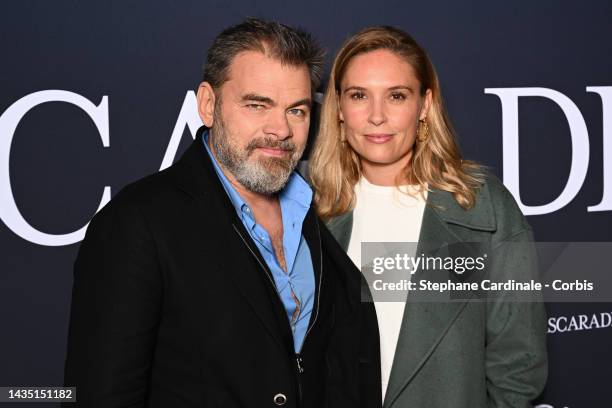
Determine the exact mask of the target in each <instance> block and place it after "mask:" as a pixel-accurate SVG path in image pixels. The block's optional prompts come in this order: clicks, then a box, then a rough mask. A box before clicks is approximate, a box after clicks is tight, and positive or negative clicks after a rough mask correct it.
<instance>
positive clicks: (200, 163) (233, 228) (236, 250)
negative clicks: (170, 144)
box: [173, 129, 293, 350]
mask: <svg viewBox="0 0 612 408" xmlns="http://www.w3.org/2000/svg"><path fill="white" fill-rule="evenodd" d="M201 132H202V129H200V131H198V133H197V135H196V138H195V140H194V142H193V143H192V145H191V146H190V147H189V148H188V150H187V151H186V152H185V154H184V155H183V156H182V157H181V159H180V161H179V162H178V163H177V164H176V165H175V166H173V167H175V169H174V171H175V174H176V176H177V177H176V179H177V184H178V186H179V188H181V189H182V190H183V191H185V192H187V193H188V194H190V195H191V196H192V197H193V198H194V199H195V200H196V202H197V203H198V208H199V210H198V211H199V214H196V218H197V219H199V220H201V221H202V228H203V231H202V235H203V238H202V245H203V246H206V247H207V249H208V251H207V253H213V254H219V256H218V257H216V258H215V259H209V260H207V262H209V263H213V262H214V263H217V264H218V265H220V267H221V270H222V271H223V273H226V274H227V275H228V276H229V277H230V279H231V280H232V281H233V283H234V284H235V286H236V288H237V290H238V292H239V293H240V294H241V295H242V296H244V298H245V299H246V301H247V302H248V303H249V305H250V306H251V307H252V309H253V311H254V312H255V314H256V315H257V317H258V318H259V320H260V322H261V323H262V325H263V326H264V327H265V328H266V330H267V331H268V332H269V333H270V335H271V336H272V337H273V338H274V339H275V340H276V342H277V343H278V344H279V346H281V347H283V348H285V349H287V348H289V349H290V350H293V341H292V335H291V331H290V327H289V324H288V321H287V317H286V312H285V310H284V307H283V305H282V302H281V301H280V299H279V298H278V295H277V294H276V285H275V283H274V279H273V278H272V274H271V272H270V271H269V269H268V267H267V265H266V262H265V261H264V259H263V257H262V256H261V254H260V253H259V251H258V249H257V247H256V245H255V244H254V243H253V242H252V239H251V237H250V236H249V234H248V232H247V231H246V229H245V228H244V225H243V224H242V221H241V220H240V219H239V218H238V216H237V214H236V211H235V209H234V208H233V206H232V204H231V201H230V199H229V197H228V196H227V193H226V192H225V190H224V189H223V186H222V185H221V183H220V181H219V179H218V177H217V175H216V173H215V170H214V167H213V165H212V163H211V162H210V157H208V155H207V153H206V151H205V150H204V146H202V138H201ZM206 229H208V230H209V231H213V232H212V234H213V235H214V236H215V237H214V238H213V239H207V238H205V237H204V234H205V232H206ZM224 255H225V256H224ZM254 262H255V263H256V265H257V266H256V267H253V264H254Z"/></svg>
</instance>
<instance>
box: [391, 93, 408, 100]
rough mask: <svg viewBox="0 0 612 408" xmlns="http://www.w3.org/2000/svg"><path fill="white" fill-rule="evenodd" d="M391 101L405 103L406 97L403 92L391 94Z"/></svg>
mask: <svg viewBox="0 0 612 408" xmlns="http://www.w3.org/2000/svg"><path fill="white" fill-rule="evenodd" d="M391 99H392V100H394V101H403V100H405V99H406V95H404V94H403V93H401V92H393V93H392V94H391Z"/></svg>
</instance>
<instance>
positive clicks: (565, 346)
mask: <svg viewBox="0 0 612 408" xmlns="http://www.w3.org/2000/svg"><path fill="white" fill-rule="evenodd" d="M0 10H1V11H0V52H1V57H0V58H1V59H0V60H1V64H0V115H2V116H0V211H1V214H0V217H1V218H2V222H0V248H2V249H1V251H2V257H1V260H0V323H1V326H0V327H1V329H0V330H1V332H0V386H8V385H41V386H49V385H60V384H61V383H62V370H63V363H64V357H65V342H66V334H67V322H68V314H69V303H70V291H71V285H72V263H73V261H74V258H75V254H76V252H77V250H78V246H79V239H80V238H79V236H78V233H77V234H73V235H72V236H66V234H69V233H72V232H74V231H77V230H79V229H81V228H82V227H83V226H85V225H86V223H87V222H88V220H89V219H90V218H91V217H92V216H93V214H94V213H95V211H96V209H97V208H98V206H99V203H100V199H101V197H102V193H103V190H104V187H105V186H108V187H110V194H111V195H114V194H115V193H116V192H117V191H119V189H120V188H121V187H122V186H124V185H125V184H127V183H129V182H131V181H133V180H136V179H138V178H140V177H142V176H144V175H146V174H149V173H152V172H155V171H158V170H159V169H160V168H161V167H162V162H163V159H164V156H165V154H166V151H167V150H168V146H169V145H170V144H171V139H172V140H174V141H175V142H176V143H177V146H178V154H180V153H181V152H182V151H183V150H184V149H185V147H186V146H187V145H188V143H189V141H190V140H191V139H192V134H193V131H194V129H195V127H197V117H196V113H195V111H194V110H193V105H192V104H190V102H191V103H192V102H193V94H191V93H188V91H190V90H194V89H195V88H196V86H197V84H198V83H199V80H200V77H201V66H202V62H203V57H204V54H205V50H206V49H207V47H208V46H209V45H210V43H211V40H212V39H213V37H214V36H215V35H216V34H217V33H218V32H219V31H220V30H221V29H222V28H224V27H226V26H228V25H230V24H233V23H236V22H238V21H240V20H241V19H242V18H244V17H246V16H256V17H263V18H268V19H276V20H279V21H281V22H284V23H288V24H292V25H299V26H301V27H303V28H305V29H307V30H309V31H311V32H312V33H314V34H315V36H316V37H317V38H318V39H319V40H320V42H321V43H322V44H323V45H324V46H325V47H326V48H327V49H328V50H329V55H328V62H329V60H330V59H331V56H332V55H333V53H334V52H335V50H337V49H338V47H339V46H340V44H341V43H342V41H343V40H344V39H346V38H347V36H349V35H350V34H351V33H354V32H356V31H357V30H359V29H361V28H363V27H365V26H368V25H376V24H389V25H395V26H398V27H400V28H402V29H405V30H406V31H408V32H409V33H411V34H412V35H413V36H414V37H415V38H416V39H417V41H419V42H420V43H421V44H422V45H423V46H424V47H425V48H426V49H427V50H428V51H429V53H430V56H431V57H432V59H433V61H434V64H435V65H436V68H437V70H438V74H439V76H440V78H441V82H442V89H443V94H444V95H445V98H446V102H447V105H448V109H449V111H450V114H451V118H452V119H453V121H454V124H455V127H456V129H457V131H458V134H459V138H460V143H461V146H462V150H463V153H464V155H465V156H466V157H467V158H470V159H474V160H477V161H480V162H481V163H484V164H486V165H488V166H490V167H491V169H492V170H493V172H494V173H496V174H497V175H498V176H499V177H500V178H504V177H505V179H504V181H505V182H506V181H507V180H508V174H506V175H504V174H503V173H504V161H506V163H505V165H506V166H513V168H515V169H516V166H518V167H519V168H520V173H519V174H520V177H519V180H520V190H518V189H514V191H513V193H514V194H515V197H517V198H519V196H518V193H520V200H521V201H522V202H523V203H524V204H525V205H527V206H538V205H544V204H547V203H550V202H552V201H553V200H554V199H555V198H556V197H557V196H559V194H560V193H561V191H562V190H563V189H564V187H565V185H566V183H567V181H568V177H569V175H570V168H571V163H572V157H573V156H572V155H574V165H575V166H576V168H578V167H583V168H585V169H588V171H587V172H586V176H585V178H584V182H583V183H582V185H581V187H580V184H578V186H579V187H580V188H579V189H576V194H575V195H574V196H573V197H570V198H571V200H569V201H568V202H567V203H566V204H565V205H562V206H560V208H557V209H554V211H551V212H547V213H543V214H538V215H530V216H529V218H528V220H529V222H530V223H531V225H532V226H533V227H534V230H535V235H536V238H537V239H538V240H540V241H611V240H612V217H611V211H612V203H611V204H608V205H602V206H600V207H602V208H603V210H602V211H588V209H587V207H592V206H595V205H597V204H599V203H600V202H601V201H602V197H603V195H604V185H605V183H608V185H609V186H610V187H609V188H608V190H612V166H609V167H608V168H607V169H606V168H605V166H604V163H605V162H606V161H607V162H609V161H612V97H609V98H607V103H606V102H604V100H605V98H604V97H603V96H601V95H600V94H603V93H605V92H608V93H610V91H609V90H610V87H612V70H611V68H612V49H611V48H612V47H611V45H610V44H611V39H612V25H611V24H610V21H612V6H611V3H610V2H609V1H584V2H577V1H576V2H566V1H531V2H528V1H520V2H505V3H502V2H491V1H486V0H479V1H463V2H457V1H452V0H448V1H438V2H427V1H414V2H408V1H405V0H404V1H386V2H381V1H376V2H374V1H355V0H340V1H314V0H313V1H308V2H304V1H302V2H300V1H297V2H287V1H282V2H281V1H279V2H263V1H259V2H255V1H243V0H240V1H238V0H233V1H159V0H158V1H146V2H145V1H140V2H137V1H103V2H93V1H91V2H86V1H57V0H56V1H24V0H22V1H6V2H2V4H1V5H0ZM587 87H601V88H597V89H598V90H597V91H591V92H588V91H587V89H586V88H587ZM491 88H495V89H498V88H505V89H507V88H521V89H522V90H516V92H518V93H521V92H522V93H525V92H528V91H525V88H548V89H553V90H555V91H557V92H559V93H560V94H562V95H564V96H565V97H566V98H568V99H569V101H570V102H571V104H573V105H575V107H576V108H577V111H578V112H579V115H578V116H579V117H578V116H576V114H575V112H574V113H573V114H570V115H569V116H568V115H566V113H565V111H564V110H563V108H562V107H561V106H560V105H559V104H558V103H556V102H554V101H553V100H551V99H549V98H547V97H543V96H532V97H526V96H523V97H520V98H518V100H519V103H518V115H517V116H516V115H515V116H511V115H509V116H508V118H507V119H504V120H505V121H506V123H504V120H503V119H502V114H503V113H504V111H506V112H509V106H510V105H509V103H508V104H507V105H506V106H504V105H503V104H502V103H501V99H500V97H499V96H496V93H497V94H499V93H500V91H495V90H491ZM485 89H489V91H485ZM52 90H55V91H67V92H70V93H72V94H67V93H62V92H51V91H52ZM40 91H45V92H42V93H37V92H40ZM533 92H535V93H536V94H537V93H538V92H540V93H541V91H539V90H534V91H533ZM598 93H599V94H598ZM58 95H59V96H58ZM66 95H69V96H70V97H73V98H79V97H80V98H84V99H82V100H80V101H77V103H76V104H74V103H67V102H60V101H57V99H65V97H66ZM104 97H105V98H106V100H105V101H106V103H107V104H108V112H107V114H106V112H104V110H103V109H104V104H101V102H102V101H103V98H104ZM47 99H50V100H48V101H46V100H47ZM53 100H55V101H53ZM87 100H88V101H89V102H87ZM44 101H46V102H44ZM43 102H44V103H43ZM28 103H29V104H30V105H31V109H26V108H24V109H22V112H21V113H23V115H21V114H20V113H19V107H20V106H25V105H27V104H28ZM87 103H89V104H91V106H90V108H91V109H90V110H94V109H95V107H96V106H98V105H100V106H101V108H98V110H97V114H98V115H99V117H100V118H102V119H100V123H102V125H99V126H96V123H97V122H96V123H94V121H93V120H92V118H90V116H88V114H87V113H86V111H85V110H84V109H83V107H85V106H86V105H87ZM92 115H94V116H95V114H92ZM580 118H583V120H584V124H585V125H586V132H587V134H588V143H586V142H585V140H586V139H584V137H583V139H582V140H581V139H580V138H579V136H580V134H578V133H580V132H578V131H575V132H574V133H572V131H571V130H570V129H572V126H571V125H572V123H574V124H576V123H577V124H579V122H580ZM519 119H520V120H519ZM104 123H106V124H104ZM187 123H189V124H190V125H189V126H185V125H186V124H187ZM606 123H607V125H606ZM100 126H101V127H102V128H104V127H105V126H108V136H109V143H107V145H108V146H104V144H103V142H102V139H101V136H100V135H101V133H104V132H105V131H104V130H103V129H100ZM504 126H506V127H507V128H508V129H510V128H512V127H513V126H515V127H517V128H518V131H519V136H520V137H519V139H520V146H519V156H518V158H517V160H516V162H515V161H513V160H512V158H511V155H510V152H509V150H508V149H506V151H504V148H505V147H504V146H503V144H502V141H503V137H504V133H503V130H502V129H504ZM606 126H607V127H606ZM175 128H176V129H175ZM13 130H14V131H13ZM173 135H174V137H173ZM605 135H607V139H608V142H607V144H606V145H604V138H605ZM506 136H507V137H509V136H508V135H506ZM582 136H585V134H584V132H583V133H582ZM572 138H575V140H576V141H577V145H576V146H575V147H574V149H572V143H571V141H572ZM578 142H579V143H578ZM585 145H587V146H586V147H585ZM604 146H605V147H604ZM585 148H588V151H589V153H590V154H589V157H588V160H586V162H585V161H584V160H582V161H580V160H579V156H580V155H579V151H582V152H583V153H584V149H585ZM605 155H607V157H606V159H605V160H604V156H605ZM581 157H582V158H584V155H582V156H581ZM173 158H174V154H173V150H172V149H170V153H169V156H168V159H167V160H170V161H171V160H172V159H173ZM167 163H168V161H167V162H166V164H167ZM508 168H512V167H506V171H508V170H507V169H508ZM604 169H606V170H604ZM576 171H577V172H578V170H576ZM604 171H607V172H608V175H607V177H604ZM9 178H10V182H8V180H9ZM607 194H608V195H612V191H609V192H607ZM13 200H14V203H15V206H16V208H17V209H18V211H19V213H18V214H20V215H18V214H17V215H16V213H15V212H14V211H13V212H11V209H14V207H15V206H14V205H13ZM18 219H22V221H23V222H22V224H19V222H18ZM24 223H25V224H26V226H24V225H23V224H24ZM27 225H29V227H27ZM28 228H30V229H31V230H30V231H29V232H28V231H27V230H28ZM32 231H34V232H32ZM36 231H38V232H36ZM548 310H549V315H550V316H551V317H552V318H554V319H557V318H558V317H561V316H565V317H567V318H568V319H569V318H571V317H572V316H577V315H580V314H586V315H588V316H592V315H597V316H600V315H601V313H610V312H612V307H611V305H610V304H603V303H593V304H576V303H571V304H551V305H548ZM552 322H556V320H554V321H552ZM555 324H556V323H555ZM548 338H549V350H550V376H549V382H548V385H547V389H546V391H545V393H544V395H543V396H542V398H541V399H540V400H541V404H548V405H550V406H552V407H554V408H559V407H571V408H575V407H589V408H590V407H604V406H609V405H610V400H611V398H610V387H609V380H610V378H611V377H612V368H611V366H612V364H611V363H612V349H611V348H610V344H612V328H610V327H606V328H603V327H602V328H598V329H590V330H586V329H585V330H573V331H567V332H562V333H560V332H556V333H550V334H549V336H548ZM25 405H26V404H21V405H20V406H22V407H24V406H25Z"/></svg>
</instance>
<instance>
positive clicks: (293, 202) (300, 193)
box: [202, 131, 315, 353]
mask: <svg viewBox="0 0 612 408" xmlns="http://www.w3.org/2000/svg"><path fill="white" fill-rule="evenodd" d="M202 141H203V143H204V147H205V148H206V151H207V152H208V155H209V156H210V159H211V161H212V163H213V165H214V167H215V171H216V172H217V176H219V180H221V184H222V185H223V188H224V189H225V191H226V192H227V195H228V196H229V198H230V200H231V202H232V204H233V206H234V208H235V209H236V213H237V214H238V217H239V218H240V219H241V220H242V223H243V224H244V227H245V228H246V230H247V231H248V232H249V234H250V235H251V238H252V239H253V241H254V242H255V244H256V245H257V248H258V249H259V252H260V253H261V256H262V257H263V258H264V260H265V261H266V264H267V265H268V268H269V269H270V271H271V272H272V276H273V278H274V282H275V284H276V290H277V292H278V295H279V297H280V299H281V301H282V302H283V305H284V306H285V310H286V312H287V318H288V319H289V322H290V325H291V331H292V332H293V346H294V349H295V352H296V353H299V352H300V350H301V349H302V344H303V342H304V337H305V335H306V331H307V330H308V324H309V322H310V316H311V314H312V308H313V304H314V296H315V280H314V269H313V265H312V257H311V255H310V249H309V248H308V243H307V242H306V240H305V239H304V236H303V235H302V223H303V222H304V218H305V217H306V213H307V212H308V209H309V208H310V203H311V201H312V190H311V189H310V186H308V184H307V183H306V182H305V181H304V180H303V179H302V178H301V177H300V176H298V175H297V174H295V173H292V174H291V176H290V177H289V181H288V182H287V185H286V186H285V187H284V188H283V189H282V190H281V191H280V192H279V195H278V196H279V201H280V207H281V213H282V218H283V249H284V255H285V264H286V267H287V272H285V271H284V270H283V269H282V268H281V266H280V264H279V262H278V260H277V259H276V255H275V253H274V248H273V246H272V241H271V240H270V236H269V235H268V232H267V231H266V230H265V229H264V228H263V227H262V226H261V225H259V224H257V222H256V221H255V217H254V216H253V211H252V209H251V208H250V207H249V205H248V204H247V203H246V201H244V199H243V198H242V197H241V196H240V194H239V193H238V192H237V191H236V189H235V188H234V186H232V184H231V183H230V182H229V180H228V179H227V177H225V174H223V171H222V170H221V168H220V167H219V164H218V163H217V160H216V159H215V158H214V156H213V155H212V153H211V151H210V148H209V147H208V131H206V132H204V133H203V135H202ZM292 292H293V294H294V295H295V297H297V299H298V301H299V303H300V305H301V308H300V311H299V315H298V316H297V318H295V319H294V314H295V311H296V307H297V304H296V301H295V299H294V298H293V296H292Z"/></svg>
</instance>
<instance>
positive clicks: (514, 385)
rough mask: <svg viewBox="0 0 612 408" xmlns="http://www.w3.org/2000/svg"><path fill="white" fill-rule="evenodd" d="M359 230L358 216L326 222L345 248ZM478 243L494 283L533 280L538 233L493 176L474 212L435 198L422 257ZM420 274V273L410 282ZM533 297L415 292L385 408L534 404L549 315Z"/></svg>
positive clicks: (443, 195)
mask: <svg viewBox="0 0 612 408" xmlns="http://www.w3.org/2000/svg"><path fill="white" fill-rule="evenodd" d="M352 224H353V214H352V212H347V213H345V214H343V215H341V216H338V217H336V218H333V219H331V220H330V221H329V222H328V228H329V229H330V231H331V232H332V234H333V235H334V237H335V238H336V240H337V241H338V243H339V244H340V245H341V246H342V247H343V248H344V250H345V251H346V250H347V248H348V244H349V240H350V237H351V229H352ZM473 242H481V243H484V244H485V245H486V246H488V247H489V248H490V250H491V251H492V252H493V254H492V255H493V256H492V258H491V260H490V261H491V262H490V264H489V265H488V266H487V273H488V274H489V276H488V277H489V278H492V280H498V281H505V280H507V279H517V280H522V281H523V280H524V281H529V279H531V278H532V277H533V278H535V277H536V275H537V268H536V266H535V265H536V262H535V260H536V255H535V248H534V245H533V239H532V232H531V228H530V227H529V225H528V224H527V221H526V220H525V218H524V217H523V215H522V214H521V212H520V210H519V208H518V206H517V205H516V202H515V201H514V199H513V197H512V195H511V194H510V193H509V192H508V190H506V188H505V187H504V186H503V184H502V183H501V182H500V181H499V180H498V179H496V178H495V177H494V176H490V175H487V177H486V181H485V183H484V184H483V186H482V187H481V188H480V189H479V190H478V194H477V198H476V203H475V206H474V207H473V208H471V209H469V210H464V209H463V208H461V207H460V206H459V205H458V204H457V202H456V201H455V200H454V198H453V196H452V194H450V193H448V192H446V191H441V190H435V189H434V190H433V191H430V192H429V193H428V197H427V206H426V208H425V212H424V214H423V221H422V226H421V232H420V237H419V243H418V246H417V254H421V253H424V254H425V255H427V256H445V255H448V251H449V248H452V247H453V245H454V244H459V245H463V244H461V243H473ZM453 273H454V272H452V271H451V272H449V276H448V278H451V276H450V275H451V274H453ZM423 276H424V275H422V274H421V273H420V272H418V273H417V274H415V275H414V276H413V278H412V280H413V281H415V279H416V280H417V281H418V280H420V279H422V278H423ZM444 280H446V279H444ZM535 297H536V301H529V302H527V301H517V299H516V298H513V296H512V295H511V294H507V295H504V296H498V297H489V298H486V299H484V300H483V299H480V300H474V298H472V299H471V300H463V301H448V300H446V301H444V300H440V301H437V300H435V301H434V300H433V299H430V301H423V299H419V296H417V295H414V296H413V294H412V292H411V293H410V294H409V296H408V300H407V304H406V308H405V311H404V316H403V320H402V325H401V329H400V336H399V340H398V343H397V349H396V353H395V358H394V361H393V368H392V371H391V378H390V380H389V385H388V389H387V394H386V397H385V401H384V404H383V406H384V407H385V408H404V407H405V408H408V407H410V408H478V407H483V408H484V407H516V408H519V407H521V408H522V407H530V406H532V405H531V401H532V400H533V399H534V398H536V397H537V396H538V395H539V394H540V393H541V391H542V389H543V387H544V384H545V382H546V377H547V354H546V313H545V309H544V304H543V303H542V302H541V301H538V299H541V298H539V294H536V296H535ZM446 299H448V297H447V298H446Z"/></svg>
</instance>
